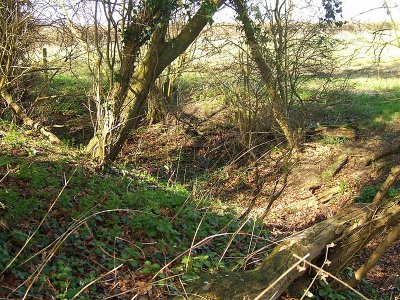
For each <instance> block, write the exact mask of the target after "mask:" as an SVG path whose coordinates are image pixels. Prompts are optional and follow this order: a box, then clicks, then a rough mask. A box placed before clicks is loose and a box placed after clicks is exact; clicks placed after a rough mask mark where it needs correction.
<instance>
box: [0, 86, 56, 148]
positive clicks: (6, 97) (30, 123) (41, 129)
mask: <svg viewBox="0 0 400 300" xmlns="http://www.w3.org/2000/svg"><path fill="white" fill-rule="evenodd" d="M0 95H1V97H2V98H3V99H4V100H5V101H6V102H7V104H8V106H9V107H10V108H11V109H12V111H13V112H14V113H15V114H16V115H17V116H18V117H19V118H20V119H21V120H22V122H23V123H24V124H25V125H26V126H29V127H31V128H33V129H36V130H38V131H39V132H40V133H41V134H42V135H43V136H45V137H46V138H48V139H49V141H50V142H51V143H53V144H61V140H60V139H59V138H58V137H57V136H56V135H55V134H54V133H52V132H50V131H48V130H47V129H46V127H44V126H43V125H41V124H40V123H38V122H35V121H33V120H32V119H31V118H30V117H29V116H28V115H27V114H26V113H25V112H24V111H23V109H22V107H21V106H20V105H18V104H17V103H16V102H15V101H14V99H13V97H12V95H11V94H10V93H8V92H7V91H6V90H5V89H2V90H1V93H0Z"/></svg>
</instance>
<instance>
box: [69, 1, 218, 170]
mask: <svg viewBox="0 0 400 300" xmlns="http://www.w3.org/2000/svg"><path fill="white" fill-rule="evenodd" d="M224 1H225V0H202V1H197V0H191V1H175V0H164V1H158V0H143V1H134V0H114V1H103V0H96V1H94V4H92V3H89V2H88V3H87V5H88V6H87V7H89V9H90V10H91V11H92V12H93V18H94V26H86V27H84V28H82V26H81V25H80V24H79V22H82V19H80V20H77V21H76V22H75V24H74V22H72V20H71V18H69V13H70V12H71V11H72V12H78V11H80V10H81V7H78V6H76V5H72V4H70V5H68V6H67V5H66V3H65V2H64V4H63V5H62V7H63V9H64V14H65V16H66V17H67V19H68V22H69V27H70V28H71V30H72V32H74V34H75V36H76V37H77V38H78V39H79V40H80V41H81V45H82V47H83V48H84V49H85V50H86V52H87V53H88V57H89V59H90V60H91V65H92V72H93V75H94V78H95V80H94V83H95V87H96V92H95V102H96V105H97V112H96V115H97V123H96V128H95V136H94V137H93V139H92V140H91V141H90V142H89V144H88V146H87V151H88V152H90V153H91V155H92V156H93V157H94V158H96V159H97V160H98V161H99V162H100V163H101V164H104V163H107V162H110V161H113V160H115V159H116V158H117V155H118V154H119V152H120V151H121V148H122V146H123V144H124V142H125V141H126V140H127V138H128V136H129V133H130V132H131V130H132V129H134V128H136V127H137V126H138V125H139V124H140V122H141V120H142V119H143V117H144V116H145V108H146V104H147V100H148V95H149V91H150V90H151V87H152V86H153V85H154V82H155V80H156V79H157V78H158V77H159V76H160V74H161V73H162V72H163V70H164V69H165V68H167V67H168V66H169V65H170V64H171V63H172V62H173V61H174V60H175V59H176V58H177V57H178V56H179V55H180V54H182V53H183V52H184V51H185V50H186V49H187V48H188V47H189V45H190V44H191V43H192V42H193V41H194V40H195V39H196V37H197V36H198V35H199V34H200V32H201V31H202V29H203V28H204V27H205V26H206V25H207V24H208V23H209V22H210V21H211V18H212V15H213V14H214V12H216V11H217V10H218V8H219V7H221V5H222V4H223V3H224ZM79 5H81V2H80V3H79ZM193 7H195V8H197V11H196V13H195V14H194V15H192V14H191V13H190V11H191V10H192V9H193ZM179 13H181V14H182V13H183V14H184V13H187V15H186V18H185V19H186V24H185V25H184V26H183V27H182V29H181V30H180V32H179V33H177V34H176V35H174V36H172V37H169V35H168V32H169V30H170V28H171V26H172V25H173V24H172V22H171V19H172V17H173V16H174V15H176V14H179ZM91 22H92V24H93V20H92V21H91ZM82 29H84V30H82ZM89 33H90V34H89ZM90 35H91V36H92V38H89V36H90Z"/></svg>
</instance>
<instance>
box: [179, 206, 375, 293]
mask: <svg viewBox="0 0 400 300" xmlns="http://www.w3.org/2000/svg"><path fill="white" fill-rule="evenodd" d="M367 213H368V210H367V209H365V205H363V204H354V205H352V206H350V207H347V208H345V209H343V210H341V211H340V212H339V213H338V214H337V215H336V216H334V217H332V218H330V219H328V220H325V221H322V222H320V223H318V224H315V225H314V226H312V227H310V228H308V229H306V230H304V231H303V232H301V233H299V234H297V235H295V236H293V237H291V238H289V239H287V240H285V241H283V242H282V243H280V244H279V245H278V246H277V247H276V248H275V249H274V250H273V251H272V252H271V253H270V254H269V255H268V256H267V257H266V259H265V261H264V262H263V264H262V265H261V266H260V267H259V268H257V269H255V270H251V271H238V272H222V273H219V274H215V275H205V276H204V277H202V279H201V280H199V281H198V282H197V283H196V284H195V285H193V286H191V287H189V288H187V289H186V292H187V294H188V299H213V300H217V299H234V300H235V299H237V300H239V299H240V300H242V299H248V298H250V299H254V298H255V297H257V296H258V295H259V294H260V293H263V292H264V291H265V290H266V288H268V290H267V292H265V293H264V294H263V296H262V299H277V298H278V297H279V296H280V295H281V294H282V293H283V292H284V291H285V290H286V289H287V288H288V287H289V285H290V284H291V283H292V282H293V281H294V280H296V279H297V278H299V277H301V276H302V275H303V274H304V272H305V268H304V269H303V270H300V271H299V270H297V269H290V268H291V267H292V266H293V265H295V264H296V263H297V262H298V259H297V258H295V257H294V256H293V255H297V256H298V257H304V256H306V255H307V254H308V255H309V256H308V257H307V261H312V260H314V259H316V258H317V257H319V256H320V255H321V253H322V252H323V251H324V250H325V248H326V245H328V244H330V243H332V242H333V241H334V240H335V239H336V238H337V237H338V236H340V235H341V234H342V232H343V231H344V230H345V229H346V228H347V227H348V226H350V224H351V223H352V222H353V220H356V219H359V218H361V217H363V216H364V215H365V214H367ZM289 269H290V271H289V272H288V270H289ZM284 273H286V276H284V278H281V276H282V274H284ZM280 278H281V279H282V280H278V279H280ZM272 283H274V285H273V286H272V287H269V286H270V285H271V284H272Z"/></svg>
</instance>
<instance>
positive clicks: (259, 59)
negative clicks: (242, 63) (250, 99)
mask: <svg viewBox="0 0 400 300" xmlns="http://www.w3.org/2000/svg"><path fill="white" fill-rule="evenodd" d="M233 3H234V5H235V7H236V11H237V13H238V15H239V19H240V21H241V22H242V25H243V29H244V33H245V35H246V40H247V43H248V44H249V47H250V52H251V55H252V57H253V59H254V61H255V63H256V65H257V68H258V70H259V72H260V74H261V77H262V79H263V81H264V83H265V85H266V88H267V90H268V97H269V98H270V105H271V112H272V116H273V118H274V119H275V121H276V123H277V124H278V125H279V127H280V129H281V131H282V133H283V134H284V136H285V138H286V140H287V142H288V144H289V146H290V147H291V148H297V146H298V137H297V135H298V134H297V132H296V130H294V129H293V128H291V124H290V121H289V119H288V116H287V114H286V113H287V112H285V107H286V105H285V103H284V101H283V99H282V97H281V95H280V94H279V90H278V89H277V87H276V82H275V80H274V78H273V73H274V72H273V70H272V69H271V67H270V66H269V65H268V63H267V61H266V59H265V58H264V55H263V51H262V49H261V46H260V45H259V43H258V41H257V38H256V34H255V30H254V28H253V24H252V21H251V19H250V17H249V14H248V8H247V7H246V4H245V3H244V1H243V0H233Z"/></svg>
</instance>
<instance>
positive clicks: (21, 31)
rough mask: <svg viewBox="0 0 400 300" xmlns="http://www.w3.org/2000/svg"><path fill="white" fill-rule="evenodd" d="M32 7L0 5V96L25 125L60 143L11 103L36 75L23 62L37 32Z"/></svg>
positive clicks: (13, 2)
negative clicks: (19, 90)
mask: <svg viewBox="0 0 400 300" xmlns="http://www.w3.org/2000/svg"><path fill="white" fill-rule="evenodd" d="M33 7H34V4H32V3H31V2H30V1H24V0H22V1H21V0H5V1H2V2H1V3H0V96H1V98H2V99H3V100H4V101H5V102H6V103H7V105H8V106H9V107H10V108H11V109H12V111H13V112H14V114H15V115H17V116H18V117H19V118H20V119H21V120H22V121H23V123H24V124H25V125H27V126H29V127H32V128H34V129H37V130H38V131H40V132H41V133H42V134H43V135H44V136H46V137H47V138H48V139H49V140H50V141H51V142H53V143H60V140H59V139H58V137H57V136H55V135H54V134H53V133H51V132H50V131H48V130H47V129H46V128H45V127H44V126H42V125H41V124H40V123H38V122H35V121H34V120H32V119H31V118H30V117H29V116H28V115H27V114H26V113H25V112H24V110H23V108H22V106H21V105H19V104H18V103H17V101H16V99H15V95H18V87H19V86H20V85H24V82H23V81H24V79H25V78H26V77H27V76H29V75H30V73H33V72H35V71H37V70H35V68H33V67H32V66H31V65H30V62H29V60H28V59H27V53H28V49H29V45H30V44H32V43H33V42H34V40H35V36H36V29H37V23H36V20H35V18H34V15H33V14H34V10H33ZM22 96H23V94H22ZM22 96H21V97H22Z"/></svg>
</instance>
